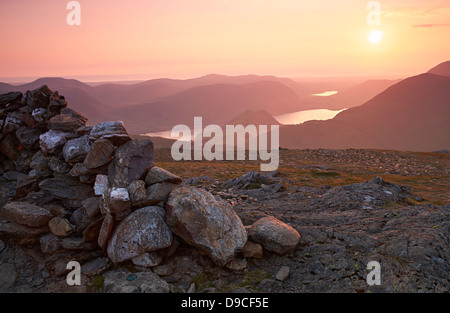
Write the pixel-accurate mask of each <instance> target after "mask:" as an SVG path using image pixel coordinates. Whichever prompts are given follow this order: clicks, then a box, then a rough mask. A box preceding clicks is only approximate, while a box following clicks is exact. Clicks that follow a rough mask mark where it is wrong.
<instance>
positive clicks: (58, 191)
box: [39, 175, 93, 201]
mask: <svg viewBox="0 0 450 313" xmlns="http://www.w3.org/2000/svg"><path fill="white" fill-rule="evenodd" d="M39 188H41V189H42V190H45V191H48V192H49V193H50V194H52V195H53V196H55V197H56V198H59V199H70V200H81V201H82V200H83V199H87V198H89V197H92V196H93V190H92V185H88V184H83V183H81V182H80V181H79V180H78V179H77V178H75V177H70V176H67V175H58V176H57V175H55V177H53V178H48V179H45V180H43V181H41V182H40V183H39Z"/></svg>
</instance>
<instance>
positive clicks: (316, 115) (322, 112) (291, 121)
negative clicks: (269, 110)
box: [274, 109, 347, 125]
mask: <svg viewBox="0 0 450 313" xmlns="http://www.w3.org/2000/svg"><path fill="white" fill-rule="evenodd" d="M345 110H347V109H343V110H336V111H334V110H328V109H317V110H305V111H298V112H294V113H288V114H282V115H277V116H274V118H275V119H276V120H277V121H278V122H279V123H280V124H283V125H296V124H301V123H304V122H307V121H313V120H316V121H325V120H330V119H332V118H334V117H335V116H336V115H338V114H339V113H341V112H342V111H345Z"/></svg>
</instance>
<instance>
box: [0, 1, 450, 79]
mask: <svg viewBox="0 0 450 313" xmlns="http://www.w3.org/2000/svg"><path fill="white" fill-rule="evenodd" d="M68 2H69V1H66V0H14V1H9V0H1V1H0V38H1V41H2V45H1V49H0V81H3V82H18V81H23V80H26V79H31V78H38V77H44V76H60V77H66V78H78V79H81V80H86V81H95V80H125V79H150V78H156V77H171V78H187V77H196V76H201V75H205V74H210V73H218V74H227V75H240V74H267V75H277V76H288V77H313V76H315V77H317V76H391V75H393V76H396V75H397V76H408V75H415V74H419V73H422V72H424V71H427V70H428V69H430V68H431V67H433V66H435V65H437V64H438V63H441V62H443V61H446V60H449V59H450V53H449V52H450V1H448V0H441V1H438V0H427V1H424V0H411V1H404V0H381V1H378V2H379V3H380V4H381V7H382V14H381V25H380V26H369V25H368V23H367V19H366V18H367V15H368V14H369V11H368V10H367V9H366V5H367V3H368V2H369V1H363V0H342V1H335V0H328V1H326V0H317V1H303V0H276V1H274V0H164V1H161V0H142V1H140V0H127V1H123V0H120V1H119V0H108V1H105V0H103V1H100V0H79V1H78V2H79V3H80V5H81V25H80V26H69V25H68V24H67V22H66V17H67V14H68V13H69V10H67V9H66V5H67V3H68ZM372 30H381V31H382V32H383V36H382V38H381V41H380V42H378V43H375V44H374V43H371V42H370V41H369V40H368V36H369V33H370V31H372Z"/></svg>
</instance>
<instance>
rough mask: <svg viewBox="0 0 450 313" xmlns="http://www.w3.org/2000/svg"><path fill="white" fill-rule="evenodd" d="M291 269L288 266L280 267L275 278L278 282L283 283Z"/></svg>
mask: <svg viewBox="0 0 450 313" xmlns="http://www.w3.org/2000/svg"><path fill="white" fill-rule="evenodd" d="M290 271H291V268H290V267H289V266H282V267H281V268H280V269H279V270H278V273H277V275H276V276H275V278H276V279H277V280H279V281H284V280H285V279H286V278H288V276H289V273H290Z"/></svg>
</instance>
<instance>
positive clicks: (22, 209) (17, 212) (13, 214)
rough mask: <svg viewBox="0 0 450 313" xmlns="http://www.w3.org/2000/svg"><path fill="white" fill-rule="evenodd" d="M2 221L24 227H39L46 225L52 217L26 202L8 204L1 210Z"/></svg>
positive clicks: (46, 211)
mask: <svg viewBox="0 0 450 313" xmlns="http://www.w3.org/2000/svg"><path fill="white" fill-rule="evenodd" d="M1 216H2V218H3V219H4V220H6V221H10V222H16V223H18V224H21V225H25V226H32V227H39V226H43V225H46V224H47V223H48V222H49V221H50V220H51V219H52V218H53V215H52V214H51V213H50V212H49V211H48V210H46V209H44V208H41V207H38V206H36V205H34V204H30V203H26V202H10V203H8V204H6V205H5V206H4V207H3V209H2V210H1Z"/></svg>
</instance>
